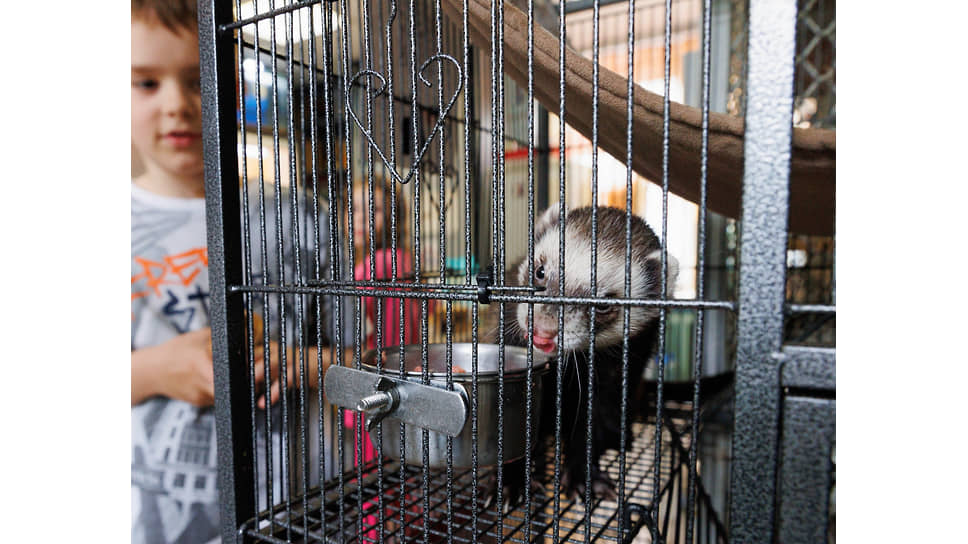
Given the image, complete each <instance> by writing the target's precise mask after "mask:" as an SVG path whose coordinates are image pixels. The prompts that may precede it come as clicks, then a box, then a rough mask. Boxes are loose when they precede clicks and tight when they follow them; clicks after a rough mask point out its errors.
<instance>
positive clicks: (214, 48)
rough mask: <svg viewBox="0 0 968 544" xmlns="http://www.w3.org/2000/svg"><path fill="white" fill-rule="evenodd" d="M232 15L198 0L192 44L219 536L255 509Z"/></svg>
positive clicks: (221, 5)
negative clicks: (238, 292)
mask: <svg viewBox="0 0 968 544" xmlns="http://www.w3.org/2000/svg"><path fill="white" fill-rule="evenodd" d="M231 20H232V4H231V3H230V2H215V1H214V0H213V1H211V2H199V6H198V26H199V30H198V37H199V40H198V44H199V60H200V70H201V78H202V89H201V93H202V104H203V105H204V107H203V108H202V134H203V137H204V139H205V142H207V143H208V145H206V146H205V151H204V157H205V158H204V160H205V201H206V210H205V211H206V217H207V228H208V258H209V282H210V284H209V285H210V304H211V306H210V310H211V325H212V357H213V360H214V367H215V368H214V371H215V420H216V428H215V430H216V439H217V448H218V482H219V486H218V491H219V504H220V509H219V515H220V518H219V519H220V521H221V526H222V527H221V529H222V541H223V542H233V541H235V540H236V535H237V529H238V527H239V526H240V525H241V522H242V521H244V520H247V519H249V518H251V517H252V516H254V515H255V505H253V504H252V503H251V502H249V501H248V498H249V497H252V496H253V493H254V489H253V474H254V467H253V464H254V461H253V456H252V455H253V452H252V451H251V444H252V427H251V425H250V422H249V421H247V420H246V417H245V416H246V415H247V414H246V412H245V411H242V410H235V411H233V410H232V407H242V406H246V405H247V403H248V399H249V395H250V385H249V380H248V376H247V374H248V367H247V365H245V364H244V361H243V354H242V347H243V344H244V342H243V341H244V338H243V316H242V299H241V297H239V296H232V295H231V294H230V293H229V286H231V285H238V284H239V283H240V282H241V280H242V277H241V276H242V270H241V268H240V267H238V266H235V265H234V263H239V262H241V260H242V247H241V242H242V234H241V231H240V226H239V182H238V180H239V171H238V163H237V158H236V146H237V142H236V140H237V138H236V123H235V121H236V117H235V116H236V112H235V88H234V82H235V80H234V74H235V67H234V59H235V57H234V44H233V43H232V33H231V32H226V33H222V34H220V33H219V32H218V26H219V25H221V24H225V23H229V22H231Z"/></svg>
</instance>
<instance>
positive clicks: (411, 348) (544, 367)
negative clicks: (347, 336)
mask: <svg viewBox="0 0 968 544" xmlns="http://www.w3.org/2000/svg"><path fill="white" fill-rule="evenodd" d="M473 345H474V343H473V342H452V343H451V346H452V347H453V348H454V349H456V348H457V346H471V347H472V346H473ZM435 346H437V347H436V348H434V347H435ZM446 346H447V344H446V343H439V342H438V343H428V344H427V349H428V351H429V350H430V349H446ZM477 346H478V348H481V347H485V346H487V349H500V346H499V345H498V344H491V343H485V342H478V343H477ZM404 349H405V350H406V352H407V353H408V354H409V353H410V352H417V353H418V354H420V353H421V351H422V344H407V345H406V346H404ZM383 351H384V353H386V352H390V353H393V354H394V355H396V354H398V353H399V352H400V346H399V345H397V346H389V347H384V348H383ZM504 351H505V356H507V354H508V353H513V354H515V355H517V356H521V357H527V354H528V348H524V347H521V346H512V345H507V344H505V346H504ZM376 352H377V350H376V349H369V350H367V351H365V352H364V353H363V355H362V356H361V357H360V362H361V364H362V366H363V368H364V369H366V370H367V371H369V372H373V373H376V372H377V367H376V365H374V364H372V361H374V360H375V358H376ZM553 359H554V356H553V355H551V354H547V353H543V352H541V351H538V350H534V365H533V366H532V374H533V375H537V374H539V373H540V374H544V373H545V372H547V371H548V370H549V366H550V365H549V362H550V361H551V360H553ZM527 372H528V369H527V368H519V369H515V370H505V371H504V376H505V378H507V377H509V376H510V377H519V376H526V375H527ZM382 374H383V375H387V376H391V377H396V376H399V372H398V371H397V369H393V370H391V371H389V372H388V371H387V369H386V368H384V369H383V371H382ZM498 374H499V371H498V370H486V371H482V370H478V372H477V376H478V377H479V378H480V377H491V376H493V377H497V376H498ZM472 375H473V374H472V372H471V371H470V369H467V372H453V373H452V374H451V376H452V377H453V379H454V380H455V381H462V382H463V381H467V382H470V381H471V379H472V378H471V376H472ZM406 376H407V377H408V378H413V377H417V378H420V377H422V376H423V373H422V372H413V371H408V372H407V373H406ZM428 376H429V377H431V378H438V379H439V378H446V377H447V373H446V372H429V373H428Z"/></svg>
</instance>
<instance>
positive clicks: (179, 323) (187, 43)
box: [131, 0, 332, 543]
mask: <svg viewBox="0 0 968 544" xmlns="http://www.w3.org/2000/svg"><path fill="white" fill-rule="evenodd" d="M196 17H197V16H196V9H195V1H194V0H181V1H166V0H156V1H150V0H132V3H131V139H132V143H133V146H134V149H135V151H136V152H137V154H138V155H139V156H140V158H141V160H142V163H143V164H144V167H145V172H144V173H143V174H142V175H139V176H138V177H137V178H136V179H134V180H132V184H131V434H132V437H131V438H132V444H131V446H132V452H131V453H132V458H131V486H132V487H131V491H132V527H131V537H132V542H139V543H140V542H163V543H168V542H186V543H187V542H193V543H194V542H217V541H219V534H220V526H219V519H218V518H219V516H218V504H217V499H218V491H217V488H216V481H215V474H216V455H215V418H214V412H213V409H212V404H213V398H214V391H213V389H214V385H213V370H212V351H211V330H210V328H209V315H208V289H209V286H208V252H207V248H206V232H205V226H206V223H205V200H204V171H203V157H202V134H201V132H202V118H201V97H200V89H199V55H198V26H197V25H198V23H197V18H196ZM270 190H271V188H270ZM269 194H271V193H269ZM256 198H257V197H256ZM266 198H267V199H269V198H271V197H269V196H267V197H266ZM288 198H289V197H286V198H285V199H284V200H283V202H289V200H288ZM253 200H255V199H253ZM300 202H301V203H302V204H301V207H302V208H303V209H301V210H300V212H299V213H300V214H304V213H307V210H311V209H312V207H311V206H308V207H307V206H306V201H305V198H304V197H301V201H300ZM253 207H257V203H256V202H253V203H252V205H251V206H250V213H251V210H252V209H253ZM267 208H268V211H267V215H266V216H265V217H264V220H265V221H266V225H267V226H268V228H267V232H268V235H269V237H270V238H272V237H274V236H275V237H278V236H280V234H278V233H277V232H276V229H275V228H274V227H275V225H276V219H275V216H274V214H275V212H274V207H273V206H267ZM256 209H257V208H256ZM290 216H291V214H286V216H284V217H283V221H282V222H283V223H285V224H286V226H285V227H284V228H283V230H282V234H281V236H282V237H283V238H284V245H285V247H286V248H287V249H285V250H284V255H283V262H284V263H285V264H284V266H285V267H286V271H285V274H286V278H287V279H288V280H290V281H291V280H292V278H294V277H297V276H299V277H307V276H306V275H307V274H311V271H312V270H313V257H314V252H313V250H314V245H313V242H312V241H311V240H301V241H300V242H301V243H302V246H303V247H302V248H301V251H302V252H303V253H302V256H303V259H302V261H301V262H302V265H303V270H294V264H293V263H294V262H295V259H294V258H293V257H294V255H292V254H291V253H292V252H294V251H295V250H294V249H293V246H296V245H297V244H294V243H293V240H291V234H290V233H291V217H290ZM250 217H251V216H250ZM254 217H255V218H254V219H253V221H256V222H258V221H259V218H258V214H257V213H256V215H255V216H254ZM301 217H311V215H301ZM316 219H317V220H318V221H319V223H320V226H321V231H322V239H323V240H326V239H328V233H327V231H326V226H327V225H328V220H327V219H326V215H325V214H324V213H321V214H320V216H319V217H317V218H316ZM254 224H256V225H257V224H258V223H254ZM253 228H256V227H253ZM253 237H254V238H258V235H257V234H254V235H253ZM277 242H278V238H275V239H270V240H268V247H269V248H270V254H269V255H268V256H267V257H268V262H270V263H276V262H277V260H276V259H277V256H276V255H275V250H274V248H275V247H277V245H278V244H277ZM254 245H255V246H256V247H255V249H254V250H253V255H252V256H251V257H250V261H249V262H251V263H254V265H253V266H254V268H258V270H256V271H255V277H254V278H253V281H263V282H265V283H273V282H278V280H277V279H276V278H274V277H273V274H277V273H278V271H277V270H273V271H272V272H266V271H263V270H262V269H261V267H260V265H259V264H258V263H261V262H262V259H261V255H259V254H258V247H260V245H259V244H257V243H256V244H254ZM320 245H321V248H320V249H321V255H322V256H321V260H322V262H321V263H320V269H321V270H328V269H329V265H328V257H327V255H326V253H325V249H326V247H327V244H320ZM270 268H272V266H270ZM275 268H276V269H277V268H278V266H275ZM280 298H281V297H276V296H273V297H272V299H273V302H270V304H269V307H268V308H265V307H262V305H261V304H260V303H261V302H262V297H253V300H254V304H256V307H255V309H256V312H255V313H256V314H259V315H262V316H269V317H267V318H266V319H267V320H268V321H269V323H270V338H276V336H275V335H276V334H278V332H279V326H278V322H279V319H278V318H277V317H274V316H278V315H279V313H280V312H281V311H285V312H287V313H286V315H287V318H286V320H287V326H288V328H287V338H291V339H294V338H297V336H296V335H295V334H294V327H295V326H297V324H296V321H297V319H296V317H295V315H296V314H295V311H294V310H293V307H294V303H295V300H294V299H293V298H292V297H288V298H287V299H286V300H284V301H283V303H282V305H283V307H282V308H280V305H279V303H278V300H279V299H280ZM327 304H328V302H327ZM302 307H303V308H304V309H305V310H304V313H303V316H304V318H305V319H304V321H308V320H310V319H311V318H312V315H315V311H309V310H308V303H307V301H306V297H304V298H303V305H302ZM322 313H323V315H329V314H330V312H328V311H326V312H322ZM310 314H312V315H310ZM256 321H257V322H258V320H256ZM327 325H328V323H327ZM303 327H304V328H306V329H308V327H307V325H306V324H303ZM257 328H261V327H257ZM324 330H325V331H327V332H326V334H327V336H328V337H330V338H332V336H331V335H329V332H330V330H329V329H324ZM261 332H262V331H261V330H257V331H256V334H257V335H259V336H261ZM306 337H307V338H310V339H312V340H315V338H316V335H315V333H314V332H309V333H308V334H307V335H306ZM269 344H270V354H271V357H269V358H265V357H264V352H263V347H262V342H261V339H257V340H256V345H257V348H256V353H255V354H254V358H255V364H256V373H255V377H256V387H257V388H258V389H259V394H260V400H259V404H260V408H261V407H262V406H264V403H265V397H264V396H262V395H263V392H264V389H265V388H264V387H263V385H264V384H263V383H262V382H263V381H264V366H265V364H267V360H268V365H269V366H270V373H271V379H272V380H273V384H272V385H271V386H270V388H269V389H270V390H271V402H272V403H273V406H272V412H271V413H272V421H273V435H275V434H276V433H277V432H278V431H279V430H280V429H281V427H282V425H281V423H277V422H278V421H279V420H280V419H281V418H280V417H278V416H279V412H280V410H278V404H276V401H278V400H279V399H280V395H281V394H282V393H281V390H285V389H287V388H288V387H289V386H292V385H293V382H294V381H295V380H296V375H297V366H296V365H297V361H295V360H294V359H295V357H293V354H292V353H291V352H290V353H289V356H288V357H286V365H287V378H288V382H289V383H288V384H286V386H283V385H282V384H280V383H279V366H280V363H279V359H280V357H279V349H278V345H277V344H276V343H275V342H270V343H269ZM319 351H321V352H322V356H323V357H324V360H323V366H324V369H323V370H325V367H326V366H328V364H329V350H328V349H323V350H319ZM304 353H305V360H306V362H307V375H308V376H309V380H308V381H310V384H309V385H311V386H316V383H315V382H316V381H317V380H316V375H317V368H316V367H317V351H316V349H315V348H313V347H307V348H306V350H305V352H304ZM290 410H292V408H291V407H290ZM259 417H260V421H263V422H264V421H265V419H266V417H265V413H264V412H262V413H261V414H260V416H259ZM255 434H256V437H257V441H258V442H259V448H258V452H257V455H258V456H264V454H265V444H266V436H265V432H264V428H263V427H258V428H257V429H256V433H255ZM271 442H272V443H273V444H274V447H273V448H272V449H273V453H272V457H273V465H274V466H273V474H274V475H275V477H274V480H275V481H274V482H273V484H274V485H273V487H275V488H276V494H275V500H277V501H278V499H279V497H280V495H279V493H280V491H279V489H282V488H283V487H285V486H282V485H281V479H282V478H281V476H282V475H283V472H284V471H283V470H282V465H281V464H280V460H281V458H282V456H281V455H280V452H279V451H278V444H277V442H278V441H277V440H272V441H271ZM260 462H261V463H263V465H262V466H263V467H264V466H265V465H264V463H265V460H264V459H261V460H260ZM263 491H264V490H263ZM264 501H265V499H264V498H263V497H262V493H260V501H259V502H260V507H265V506H266V505H265V504H261V503H263V502H264Z"/></svg>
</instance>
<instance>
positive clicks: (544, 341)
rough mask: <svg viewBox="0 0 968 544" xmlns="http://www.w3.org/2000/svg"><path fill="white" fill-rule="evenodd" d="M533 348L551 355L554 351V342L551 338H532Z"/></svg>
mask: <svg viewBox="0 0 968 544" xmlns="http://www.w3.org/2000/svg"><path fill="white" fill-rule="evenodd" d="M534 347H536V348H538V349H540V350H541V351H543V352H545V353H551V352H552V351H554V350H555V341H554V340H552V339H551V338H542V337H540V336H535V337H534Z"/></svg>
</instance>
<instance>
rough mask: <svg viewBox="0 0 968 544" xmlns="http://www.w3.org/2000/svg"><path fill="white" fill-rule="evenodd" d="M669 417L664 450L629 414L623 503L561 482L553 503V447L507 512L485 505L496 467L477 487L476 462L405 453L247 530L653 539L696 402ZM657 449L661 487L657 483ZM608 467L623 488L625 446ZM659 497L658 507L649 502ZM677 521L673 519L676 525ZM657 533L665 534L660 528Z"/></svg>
mask: <svg viewBox="0 0 968 544" xmlns="http://www.w3.org/2000/svg"><path fill="white" fill-rule="evenodd" d="M653 416H654V414H653ZM663 419H664V420H665V422H666V423H665V424H664V425H663V426H662V435H661V451H660V453H659V455H658V456H657V455H656V454H655V435H656V432H655V431H656V429H655V424H654V421H653V422H648V423H646V422H642V421H638V422H635V423H633V424H632V432H633V440H632V442H631V444H630V447H629V448H628V450H627V451H626V461H625V462H626V471H625V472H626V475H625V489H624V498H623V500H622V505H621V506H620V504H619V503H618V502H617V501H614V500H604V499H594V500H593V502H592V507H591V509H590V511H589V512H586V509H585V505H584V501H583V499H582V498H577V497H576V498H571V497H568V496H567V495H566V494H565V493H564V492H562V493H561V494H560V495H559V497H558V499H559V500H558V501H557V502H558V504H557V505H556V504H555V503H556V501H555V497H554V496H553V487H552V486H553V481H554V463H553V461H552V459H551V457H552V456H553V448H548V450H549V452H548V461H549V462H548V464H547V472H546V476H545V479H544V482H545V487H544V489H541V490H538V489H535V490H533V492H532V497H531V504H532V508H531V511H530V512H528V511H527V509H526V508H525V506H524V505H517V506H516V507H512V508H510V509H509V511H507V512H506V513H504V514H503V515H501V514H500V513H499V511H498V508H497V506H496V505H494V504H491V505H489V506H486V499H485V497H484V496H483V493H484V490H485V489H487V486H488V482H492V481H493V480H494V478H496V470H495V468H494V467H487V468H483V467H482V468H479V469H478V474H477V481H478V482H479V483H478V486H477V488H476V489H475V486H474V485H473V482H474V475H473V471H472V469H456V468H455V469H454V470H453V473H452V475H451V476H450V477H449V478H448V473H447V471H446V470H445V469H441V470H432V469H431V470H428V471H427V472H426V473H425V472H424V470H423V469H422V468H420V467H412V466H404V467H403V472H402V474H401V470H400V464H399V463H398V462H396V461H390V460H385V461H384V463H383V466H382V467H380V465H379V463H378V462H376V461H373V462H371V463H369V464H367V465H366V466H365V467H364V468H363V469H362V471H360V470H358V469H355V468H354V469H353V470H351V471H348V472H346V473H344V474H343V476H342V478H339V477H337V478H333V479H331V480H329V481H327V482H326V483H325V484H324V485H323V486H322V488H321V489H320V488H316V489H314V490H311V491H310V492H309V493H307V494H306V495H305V496H302V497H297V498H293V499H292V500H290V501H287V502H286V503H282V504H278V505H276V506H275V507H274V508H273V509H272V510H271V511H263V512H261V513H260V514H259V515H258V516H256V517H255V518H254V519H251V520H249V521H248V522H247V523H246V524H245V525H244V526H243V528H242V531H243V532H244V533H245V534H246V535H247V536H248V537H249V538H251V539H253V541H255V542H328V543H329V542H340V543H349V544H352V543H367V544H369V543H378V542H515V543H526V542H549V543H550V542H555V543H557V542H562V543H576V544H577V543H584V542H589V541H593V542H596V541H608V542H634V543H647V542H652V541H653V540H652V533H651V529H652V524H651V523H650V521H649V520H651V519H652V517H653V515H654V514H658V515H657V516H655V519H657V520H659V524H660V527H659V528H658V530H659V532H660V535H661V534H662V533H663V532H665V531H668V530H669V527H670V516H669V512H672V513H673V516H672V517H673V518H675V510H676V509H675V508H669V505H670V504H671V502H670V500H675V502H678V501H679V499H678V498H677V497H678V495H679V494H680V493H679V491H680V489H679V487H677V486H676V485H675V484H676V481H677V480H681V476H682V469H683V467H684V466H685V465H684V456H685V454H686V452H687V451H688V449H689V440H690V436H689V434H688V433H689V431H690V429H691V427H690V425H691V410H690V409H689V405H688V404H670V405H668V407H667V408H666V414H665V415H664V417H663ZM656 459H658V460H659V471H658V472H659V491H658V493H656V492H655V487H654V483H655V482H654V480H655V478H654V475H655V465H654V463H655V460H656ZM381 468H382V470H381ZM601 468H602V470H603V471H605V472H607V473H608V475H609V476H610V477H611V479H612V480H613V481H614V482H615V483H616V489H618V479H619V477H620V458H619V453H618V452H617V451H615V450H609V451H608V452H606V453H605V454H604V455H603V456H602V459H601ZM361 472H362V480H361V479H360V478H359V475H360V473H361ZM401 488H402V494H403V496H404V498H405V500H404V501H403V505H402V506H401V504H400V501H399V497H400V495H401ZM448 496H450V497H451V499H450V500H448ZM655 497H658V503H659V504H660V507H661V508H660V509H659V511H658V512H650V511H651V510H652V508H651V505H652V504H653V499H654V498H655ZM361 505H362V506H361ZM475 505H476V507H475ZM663 505H664V506H663ZM556 512H557V514H556ZM381 514H382V515H381ZM678 524H679V523H678V520H676V519H672V520H671V527H673V529H675V527H677V526H678ZM659 540H660V541H664V540H665V539H664V538H662V537H661V536H660V539H659Z"/></svg>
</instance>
